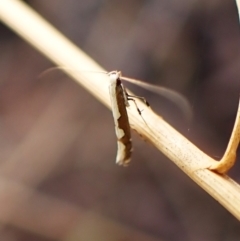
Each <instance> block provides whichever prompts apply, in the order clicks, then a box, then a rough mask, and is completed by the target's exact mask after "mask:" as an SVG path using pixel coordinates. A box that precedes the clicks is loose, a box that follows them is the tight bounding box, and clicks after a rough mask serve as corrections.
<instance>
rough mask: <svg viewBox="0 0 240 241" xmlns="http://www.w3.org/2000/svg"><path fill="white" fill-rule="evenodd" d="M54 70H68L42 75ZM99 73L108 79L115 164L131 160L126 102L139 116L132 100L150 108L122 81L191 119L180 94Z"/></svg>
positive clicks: (183, 98) (113, 75)
mask: <svg viewBox="0 0 240 241" xmlns="http://www.w3.org/2000/svg"><path fill="white" fill-rule="evenodd" d="M54 69H68V68H65V67H61V66H59V67H54V68H51V69H48V70H47V71H44V72H43V73H42V75H43V74H46V73H47V72H49V71H51V70H54ZM94 72H95V71H94ZM100 73H104V74H107V75H108V76H109V78H110V84H109V94H110V100H111V104H112V113H113V119H114V124H115V132H116V136H117V146H118V149H117V157H116V163H117V164H119V165H122V166H127V165H128V163H129V162H130V160H131V154H132V139H131V131H130V124H129V120H128V114H127V110H126V107H128V106H129V103H128V101H129V100H132V101H134V104H135V106H136V108H137V111H138V113H139V115H141V111H140V110H139V109H138V107H137V105H136V103H135V100H134V98H138V99H141V100H143V101H144V103H145V104H146V105H147V106H150V105H149V103H148V102H147V101H146V100H145V98H143V97H139V96H131V95H129V94H128V93H127V91H126V90H125V88H124V86H123V85H122V80H125V81H128V82H130V83H132V84H136V85H139V86H141V87H143V88H145V89H147V90H150V91H152V92H155V93H157V94H159V95H161V96H163V97H165V98H167V99H169V100H170V101H172V102H174V103H175V104H176V105H177V106H178V107H179V108H180V109H181V110H182V112H183V113H184V114H185V116H186V117H187V119H191V115H192V112H191V108H190V106H189V103H188V101H187V100H186V98H185V97H184V96H182V95H181V94H180V93H178V92H176V91H174V90H171V89H168V88H164V87H160V86H157V85H152V84H148V83H145V82H142V81H140V80H136V79H132V78H127V77H123V76H122V74H121V72H120V71H111V72H109V73H107V72H100Z"/></svg>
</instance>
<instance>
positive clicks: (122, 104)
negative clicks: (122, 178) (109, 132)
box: [109, 71, 132, 166]
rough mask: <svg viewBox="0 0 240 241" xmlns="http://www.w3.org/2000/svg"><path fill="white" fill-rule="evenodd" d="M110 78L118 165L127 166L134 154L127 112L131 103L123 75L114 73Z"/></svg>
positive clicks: (110, 74)
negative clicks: (122, 79) (122, 80)
mask: <svg viewBox="0 0 240 241" xmlns="http://www.w3.org/2000/svg"><path fill="white" fill-rule="evenodd" d="M109 76H110V85H109V94H110V100H111V104H112V113H113V119H114V124H115V132H116V136H117V146H118V150H117V158H116V163H117V164H119V165H123V166H127V165H128V163H129V162H130V159H131V154H132V139H131V131H130V124H129V120H128V114H127V110H126V107H127V106H129V103H128V99H127V93H126V91H125V89H124V87H123V85H122V82H121V79H120V76H121V73H120V72H117V71H113V72H110V73H109Z"/></svg>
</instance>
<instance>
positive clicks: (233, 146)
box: [209, 102, 240, 173]
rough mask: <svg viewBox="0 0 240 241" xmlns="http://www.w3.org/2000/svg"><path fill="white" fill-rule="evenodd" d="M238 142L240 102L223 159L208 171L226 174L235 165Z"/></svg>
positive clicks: (239, 134) (239, 135)
mask: <svg viewBox="0 0 240 241" xmlns="http://www.w3.org/2000/svg"><path fill="white" fill-rule="evenodd" d="M239 142H240V102H239V105H238V111H237V117H236V121H235V124H234V127H233V131H232V135H231V137H230V141H229V143H228V146H227V149H226V151H225V154H224V156H223V158H222V159H221V160H220V161H219V162H216V163H214V164H212V165H211V166H210V167H209V169H210V170H213V171H216V172H218V173H226V172H228V171H229V170H230V169H231V168H232V166H233V165H234V163H235V160H236V152H237V148H238V146H239Z"/></svg>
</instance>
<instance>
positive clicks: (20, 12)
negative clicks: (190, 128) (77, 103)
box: [0, 0, 240, 220]
mask: <svg viewBox="0 0 240 241" xmlns="http://www.w3.org/2000/svg"><path fill="white" fill-rule="evenodd" d="M0 18H1V20H2V21H3V22H4V23H5V24H6V25H8V26H9V27H10V28H12V29H13V30H14V31H15V32H16V33H18V34H19V35H20V36H22V37H23V38H24V39H25V40H27V41H28V42H29V43H30V44H32V45H33V46H34V47H35V48H37V49H38V50H39V51H40V52H42V53H43V54H44V55H46V56H47V57H48V58H49V59H51V60H52V61H53V62H54V63H56V64H57V65H60V66H66V67H69V69H76V71H74V72H73V71H67V69H66V70H65V72H66V73H67V74H68V75H69V76H71V77H73V78H74V79H75V80H76V81H77V82H78V83H79V84H81V85H82V86H83V87H85V88H86V89H87V90H88V91H89V92H91V93H92V94H93V95H94V96H95V97H96V98H98V99H99V100H100V101H101V102H102V103H104V104H105V105H106V106H107V107H108V108H110V101H109V95H108V84H109V80H108V78H107V77H106V76H104V75H101V76H99V75H98V76H95V75H91V76H89V75H88V76H85V75H84V73H83V72H81V70H96V71H104V70H103V69H102V68H101V67H100V66H99V65H98V64H97V63H95V62H94V61H93V60H92V59H90V58H89V57H88V56H87V55H86V54H85V53H83V52H82V51H81V50H79V49H78V48H77V47H76V46H74V45H73V44H72V43H70V42H69V41H68V40H67V39H66V38H65V37H64V36H62V35H61V34H60V33H59V32H58V31H57V30H55V29H54V28H53V27H52V26H50V25H49V24H48V23H47V22H46V21H45V20H44V19H42V18H41V17H40V16H39V15H38V14H37V13H35V12H34V11H33V10H32V9H30V8H29V7H27V6H26V5H25V4H24V3H23V2H20V1H17V0H0ZM137 103H138V105H139V108H140V109H141V108H144V106H143V103H141V102H140V101H137ZM238 113H239V112H238ZM128 114H129V119H130V123H131V126H132V128H134V129H135V130H136V131H137V132H138V133H139V134H140V135H141V136H143V137H144V138H146V139H147V140H149V141H150V142H151V143H152V144H153V145H154V146H155V147H157V148H158V149H159V150H160V151H161V152H162V153H164V154H165V155H166V156H167V157H168V158H169V159H170V160H172V161H173V162H174V163H175V164H176V165H177V166H178V167H179V168H181V169H182V170H183V171H184V172H185V173H186V174H187V175H188V176H189V177H190V178H192V180H194V181H195V182H196V183H197V184H198V185H199V186H200V187H202V188H203V189H204V190H205V191H206V192H208V193H209V194H210V195H211V196H212V197H214V198H215V199H216V200H217V201H218V202H219V203H221V204H222V205H223V206H224V207H225V208H226V209H227V210H229V211H230V212H231V213H232V214H233V215H234V216H235V217H236V218H238V219H239V220H240V186H239V185H238V184H237V183H235V182H234V181H233V180H232V179H230V178H229V177H228V176H226V175H219V174H217V173H215V172H213V171H210V170H208V169H206V167H210V166H213V165H215V163H216V161H215V160H213V159H212V158H211V157H209V156H208V155H206V154H205V153H203V152H202V151H201V150H199V149H198V148H197V147H196V146H194V145H193V144H192V143H191V142H189V141H188V140H187V139H186V138H185V137H183V136H182V135H181V134H179V133H178V132H177V131H176V130H175V129H173V128H172V127H171V126H170V125H168V124H167V123H166V122H165V121H164V120H163V119H162V118H161V117H159V116H157V115H156V114H155V113H154V112H152V111H151V110H150V109H146V108H145V110H144V112H143V113H142V115H143V118H144V120H145V121H146V122H147V124H148V126H149V128H146V124H145V123H144V122H143V120H142V118H141V117H140V116H139V115H138V113H137V112H136V110H135V108H130V109H129V110H128Z"/></svg>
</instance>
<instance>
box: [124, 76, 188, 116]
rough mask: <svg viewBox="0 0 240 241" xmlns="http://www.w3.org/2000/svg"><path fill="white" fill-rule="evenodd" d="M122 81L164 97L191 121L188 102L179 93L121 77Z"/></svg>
mask: <svg viewBox="0 0 240 241" xmlns="http://www.w3.org/2000/svg"><path fill="white" fill-rule="evenodd" d="M121 79H122V80H126V81H128V82H130V83H133V84H136V85H138V86H141V87H143V88H145V89H147V90H149V91H152V92H154V93H156V94H159V95H161V96H163V97H165V98H166V99H168V100H170V101H172V102H173V103H174V104H176V105H177V106H178V107H179V108H180V109H181V110H182V112H183V113H184V115H185V116H186V118H187V119H188V120H191V119H192V109H191V106H190V104H189V102H188V100H187V99H186V98H185V97H184V96H183V95H181V94H180V93H178V92H177V91H175V90H171V89H168V88H165V87H161V86H158V85H153V84H149V83H145V82H142V81H140V80H137V79H132V78H128V77H123V76H121Z"/></svg>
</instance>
